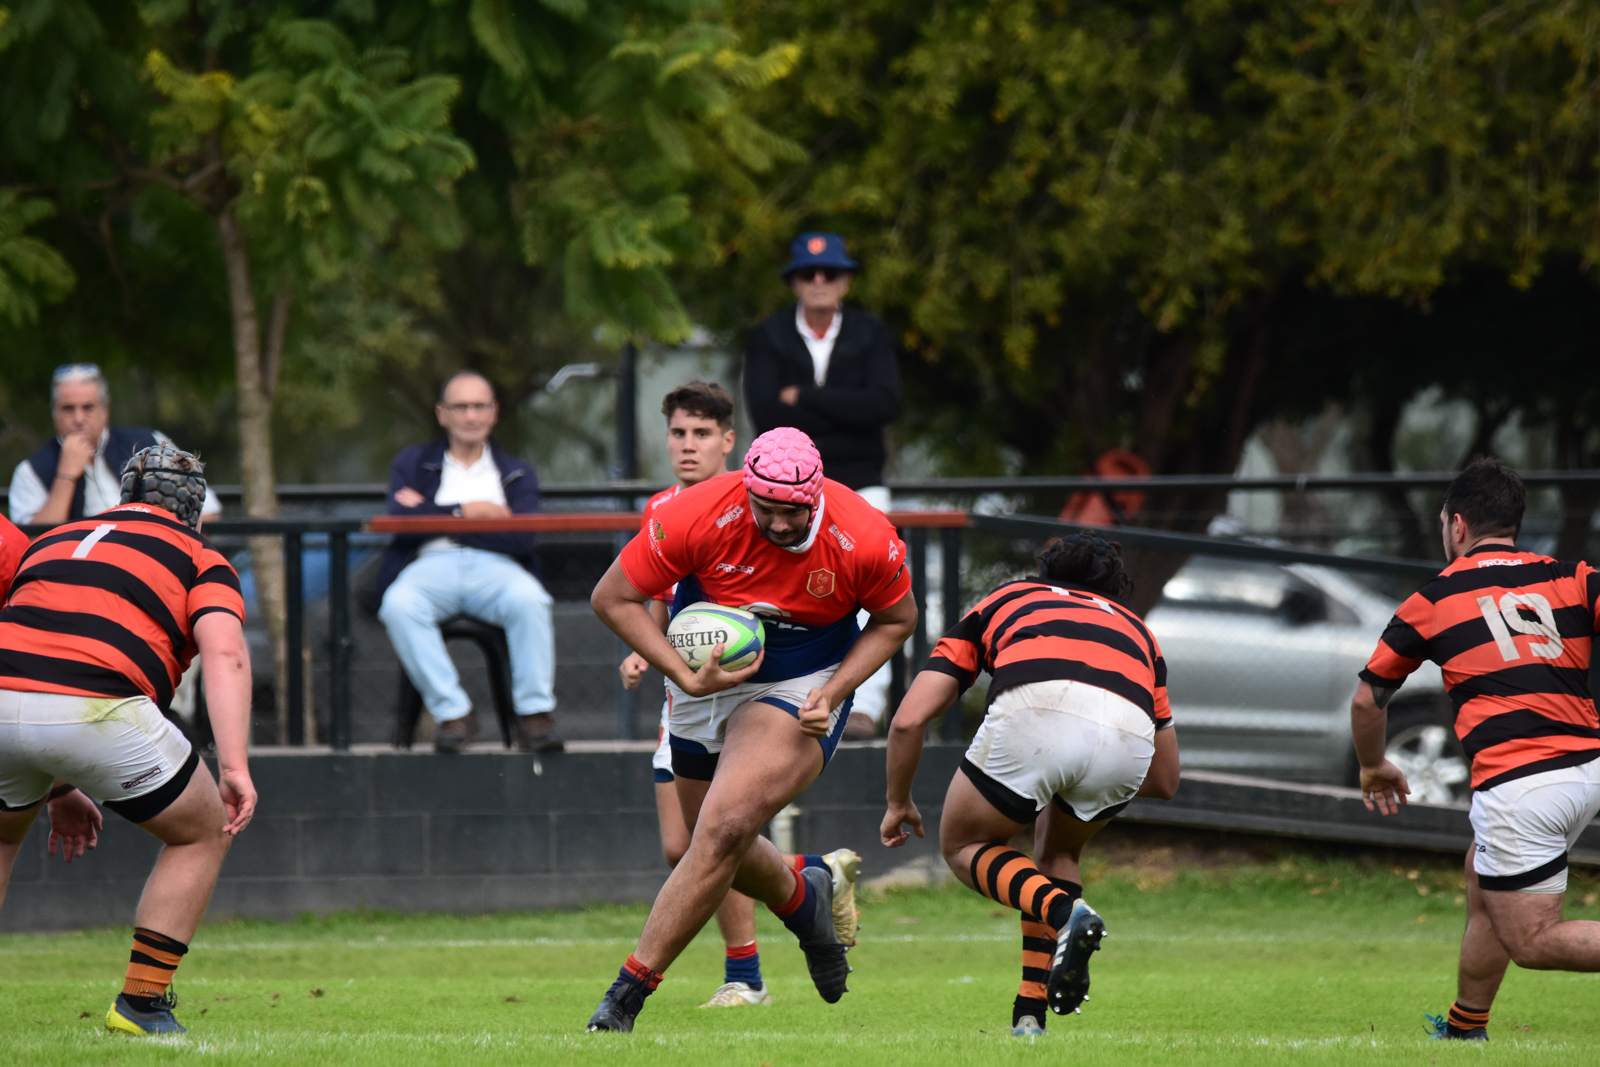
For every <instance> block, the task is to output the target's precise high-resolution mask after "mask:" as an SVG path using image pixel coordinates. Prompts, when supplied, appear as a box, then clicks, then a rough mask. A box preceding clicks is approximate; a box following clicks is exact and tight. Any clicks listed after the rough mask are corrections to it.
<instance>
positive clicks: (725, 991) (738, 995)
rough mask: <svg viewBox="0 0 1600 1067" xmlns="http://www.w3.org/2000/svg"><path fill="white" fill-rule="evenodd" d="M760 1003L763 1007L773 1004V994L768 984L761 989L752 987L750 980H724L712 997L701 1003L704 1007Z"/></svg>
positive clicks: (730, 1006) (741, 1005)
mask: <svg viewBox="0 0 1600 1067" xmlns="http://www.w3.org/2000/svg"><path fill="white" fill-rule="evenodd" d="M753 1005H758V1006H761V1007H771V1006H772V994H771V993H770V992H768V991H767V987H766V986H764V985H763V986H762V987H761V988H760V989H752V988H750V983H749V982H723V983H722V985H721V986H720V987H719V988H718V989H717V991H716V992H715V993H713V994H711V999H710V1000H708V1001H706V1002H705V1003H704V1004H702V1005H700V1006H701V1007H702V1008H743V1007H747V1006H753Z"/></svg>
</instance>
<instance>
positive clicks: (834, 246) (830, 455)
mask: <svg viewBox="0 0 1600 1067" xmlns="http://www.w3.org/2000/svg"><path fill="white" fill-rule="evenodd" d="M857 269H858V264H857V263H856V261H855V260H853V259H851V258H850V256H849V255H848V254H846V252H845V244H844V238H843V237H840V236H839V235H838V234H836V233H803V234H801V235H800V236H799V237H796V238H795V239H794V244H792V245H791V246H790V248H789V265H788V266H787V267H784V268H783V280H784V281H786V282H788V283H789V288H790V289H791V290H792V291H793V292H794V295H795V300H796V303H795V307H794V310H793V311H790V310H788V309H787V308H786V309H784V310H783V311H779V312H778V313H777V314H775V315H772V316H770V317H769V318H767V319H765V320H763V321H762V322H761V323H760V324H758V325H757V326H756V328H755V329H754V330H752V331H751V333H750V348H749V351H748V353H747V354H746V356H745V363H744V392H745V399H746V400H748V401H749V404H750V415H751V418H752V419H753V420H754V421H755V424H756V432H757V433H758V434H759V433H766V432H767V431H768V430H771V429H773V428H774V427H778V426H793V427H795V428H796V429H799V430H803V431H805V433H806V435H807V436H808V437H810V438H811V440H812V441H813V442H815V443H816V446H817V451H818V452H820V453H821V454H822V468H823V470H825V471H827V472H828V477H830V478H832V479H834V480H835V481H840V482H843V483H844V484H845V485H847V486H849V487H850V488H851V489H854V490H855V491H856V492H857V493H860V494H861V496H862V498H863V499H865V500H866V501H867V502H868V503H869V504H871V505H873V506H874V507H876V508H877V509H878V510H879V511H888V510H889V490H888V488H887V487H885V486H884V484H883V465H884V463H885V462H886V461H887V459H888V457H889V452H888V448H887V446H886V445H885V443H884V437H883V431H884V427H886V426H887V425H889V423H890V422H892V421H893V420H894V417H895V415H896V414H898V413H899V411H900V370H899V366H898V365H897V364H896V362H895V354H894V344H893V343H892V342H891V341H890V339H889V330H888V327H886V326H884V324H883V322H882V321H881V320H879V319H878V318H877V316H875V315H872V314H871V313H869V312H866V311H863V310H862V309H860V308H858V307H856V306H854V305H851V304H846V303H845V302H844V298H845V296H846V295H847V294H848V293H849V292H850V283H851V280H852V279H853V278H854V277H855V272H856V270H857ZM866 617H867V616H866V613H865V612H862V614H861V620H862V622H865V621H866ZM888 695H889V665H888V664H884V665H883V667H882V668H881V669H880V670H879V671H878V672H877V673H876V674H874V675H873V676H872V677H871V678H869V679H867V681H866V682H865V683H863V684H862V686H861V688H860V689H857V690H856V699H855V705H854V710H853V711H852V712H851V714H850V721H849V722H848V723H846V724H845V731H844V736H845V737H846V738H849V739H853V740H859V739H862V738H867V737H871V736H873V734H874V733H876V732H877V729H878V727H879V725H880V724H881V723H882V722H883V716H884V712H885V710H886V709H887V706H888Z"/></svg>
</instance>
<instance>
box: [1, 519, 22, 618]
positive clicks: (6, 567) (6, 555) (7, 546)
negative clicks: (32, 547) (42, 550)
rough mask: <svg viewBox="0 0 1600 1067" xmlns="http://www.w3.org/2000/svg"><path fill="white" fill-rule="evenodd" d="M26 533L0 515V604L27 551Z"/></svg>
mask: <svg viewBox="0 0 1600 1067" xmlns="http://www.w3.org/2000/svg"><path fill="white" fill-rule="evenodd" d="M27 548H28V535H27V534H25V533H23V532H22V531H21V530H19V529H17V528H16V527H15V526H13V525H12V523H11V520H10V519H8V518H6V517H5V516H3V515H0V604H4V603H5V602H6V591H7V590H9V589H10V588H11V578H12V576H13V575H15V574H16V573H17V564H19V563H21V562H22V553H23V552H25V551H27Z"/></svg>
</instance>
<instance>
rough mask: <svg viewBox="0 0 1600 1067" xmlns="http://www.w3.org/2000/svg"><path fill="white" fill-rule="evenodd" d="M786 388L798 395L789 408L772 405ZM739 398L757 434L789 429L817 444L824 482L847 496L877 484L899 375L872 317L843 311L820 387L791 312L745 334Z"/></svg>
mask: <svg viewBox="0 0 1600 1067" xmlns="http://www.w3.org/2000/svg"><path fill="white" fill-rule="evenodd" d="M789 385H798V386H799V387H800V402H799V403H798V404H795V405H793V406H790V405H788V404H784V403H782V402H780V401H779V400H778V391H779V390H781V389H783V388H784V387H785V386H789ZM744 395H745V400H746V402H748V403H749V405H750V416H751V419H752V420H753V421H754V422H755V424H756V432H758V433H766V432H767V431H768V430H770V429H773V428H774V427H777V426H793V427H794V428H795V429H797V430H801V431H803V432H804V433H806V434H807V435H808V436H809V437H810V438H811V440H812V441H814V442H816V445H817V451H819V452H821V453H822V467H823V470H824V471H825V472H826V473H827V475H828V477H830V478H832V479H834V480H835V481H839V482H843V483H844V484H845V485H847V486H849V487H850V488H851V489H860V488H862V487H863V486H868V485H882V484H883V464H884V461H885V460H887V459H888V450H887V449H886V448H885V446H884V441H883V428H884V426H886V425H888V423H890V422H891V421H893V419H894V417H895V415H897V414H898V413H899V411H900V369H899V367H898V366H897V365H896V363H895V355H894V345H893V344H892V343H890V340H889V330H888V328H887V327H886V326H884V324H883V322H882V321H881V320H879V319H878V318H877V317H876V316H874V315H872V314H869V313H868V312H865V311H862V310H861V309H860V308H857V307H853V306H851V305H849V304H846V305H845V307H844V322H842V323H841V324H840V325H839V336H838V338H837V340H835V341H834V345H833V355H832V357H831V358H830V359H829V360H828V377H827V379H826V381H825V382H824V384H823V385H821V386H818V385H817V384H816V370H815V369H814V367H813V366H812V363H811V353H810V351H809V350H808V349H807V348H806V342H805V339H804V338H802V337H801V336H800V332H799V331H798V330H796V329H795V325H794V305H793V304H790V305H789V306H788V307H786V308H785V309H784V310H783V311H780V312H778V313H776V314H774V315H772V316H770V317H768V318H766V319H764V320H763V321H762V322H761V323H759V324H758V325H757V326H756V328H755V329H754V330H752V331H751V332H750V348H749V351H748V353H747V354H746V355H745V361H744Z"/></svg>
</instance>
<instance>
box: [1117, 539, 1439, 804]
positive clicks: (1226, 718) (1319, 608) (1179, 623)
mask: <svg viewBox="0 0 1600 1067" xmlns="http://www.w3.org/2000/svg"><path fill="white" fill-rule="evenodd" d="M1394 610H1395V604H1394V602H1393V601H1392V600H1389V599H1387V598H1385V597H1383V596H1381V595H1379V594H1378V593H1376V592H1374V591H1373V590H1371V589H1369V588H1368V587H1366V586H1364V585H1362V584H1361V583H1359V582H1357V581H1355V580H1354V579H1352V578H1350V577H1348V576H1347V575H1345V574H1344V573H1343V572H1341V571H1337V570H1332V569H1330V568H1327V567H1318V566H1311V565H1307V564H1276V563H1259V562H1251V561H1245V560H1230V559H1219V558H1215V557H1195V558H1194V559H1191V560H1190V561H1189V562H1188V563H1187V564H1185V565H1184V567H1183V569H1182V570H1180V571H1179V572H1178V573H1177V574H1176V575H1175V576H1174V577H1173V578H1172V580H1171V581H1169V582H1168V583H1167V585H1166V588H1165V589H1164V590H1163V591H1162V597H1161V600H1160V602H1159V603H1158V604H1157V605H1156V607H1155V608H1154V609H1152V610H1151V612H1150V613H1149V616H1148V619H1147V621H1148V623H1149V625H1150V629H1151V631H1152V632H1153V633H1154V634H1155V635H1156V640H1157V641H1159V642H1160V643H1161V649H1162V652H1163V653H1164V654H1165V656H1166V660H1167V685H1168V694H1169V697H1170V699H1171V702H1172V711H1173V717H1174V720H1175V722H1176V724H1177V727H1178V738H1179V747H1180V749H1181V751H1182V753H1183V764H1184V766H1185V767H1193V768H1198V769H1204V770H1216V771H1228V772H1231V773H1235V774H1249V775H1256V776H1260V777H1265V778H1278V779H1284V780H1288V781H1296V782H1327V783H1332V784H1338V785H1353V784H1355V778H1356V773H1357V766H1356V762H1355V752H1354V748H1353V746H1352V744H1351V740H1350V698H1351V696H1352V695H1353V694H1354V693H1355V688H1356V683H1357V680H1358V679H1357V677H1356V675H1357V673H1358V672H1359V671H1360V670H1361V668H1362V667H1364V666H1365V665H1366V663H1367V660H1368V659H1369V658H1370V657H1371V655H1372V651H1373V649H1374V648H1375V647H1376V646H1377V642H1378V638H1379V636H1380V635H1381V634H1382V633H1383V629H1384V627H1385V626H1386V625H1387V624H1388V622H1389V618H1390V616H1392V615H1393V614H1394ZM1451 723H1452V712H1451V706H1450V700H1449V698H1448V697H1447V696H1446V695H1445V692H1444V680H1443V678H1442V677H1441V676H1440V673H1439V668H1438V667H1437V666H1435V665H1434V664H1432V663H1426V662H1425V663H1423V665H1422V667H1421V668H1420V669H1419V670H1418V671H1417V672H1416V673H1414V674H1412V675H1411V677H1410V678H1409V679H1407V681H1406V684H1405V686H1404V688H1402V689H1401V690H1400V692H1399V693H1398V694H1396V696H1395V698H1394V700H1393V702H1391V703H1390V705H1389V736H1388V755H1389V758H1390V759H1392V760H1393V761H1394V762H1395V763H1396V764H1397V765H1398V766H1399V767H1400V768H1401V770H1403V771H1404V772H1405V774H1406V777H1407V779H1408V780H1409V782H1410V784H1411V789H1412V793H1411V798H1412V799H1413V800H1420V801H1428V802H1432V803H1449V802H1451V801H1456V800H1460V799H1462V798H1464V797H1465V796H1466V794H1467V791H1468V771H1469V767H1468V762H1467V760H1466V758H1465V756H1464V754H1463V752H1462V750H1461V746H1460V743H1459V742H1458V741H1457V740H1456V738H1455V734H1454V731H1453V729H1452V727H1451Z"/></svg>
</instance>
